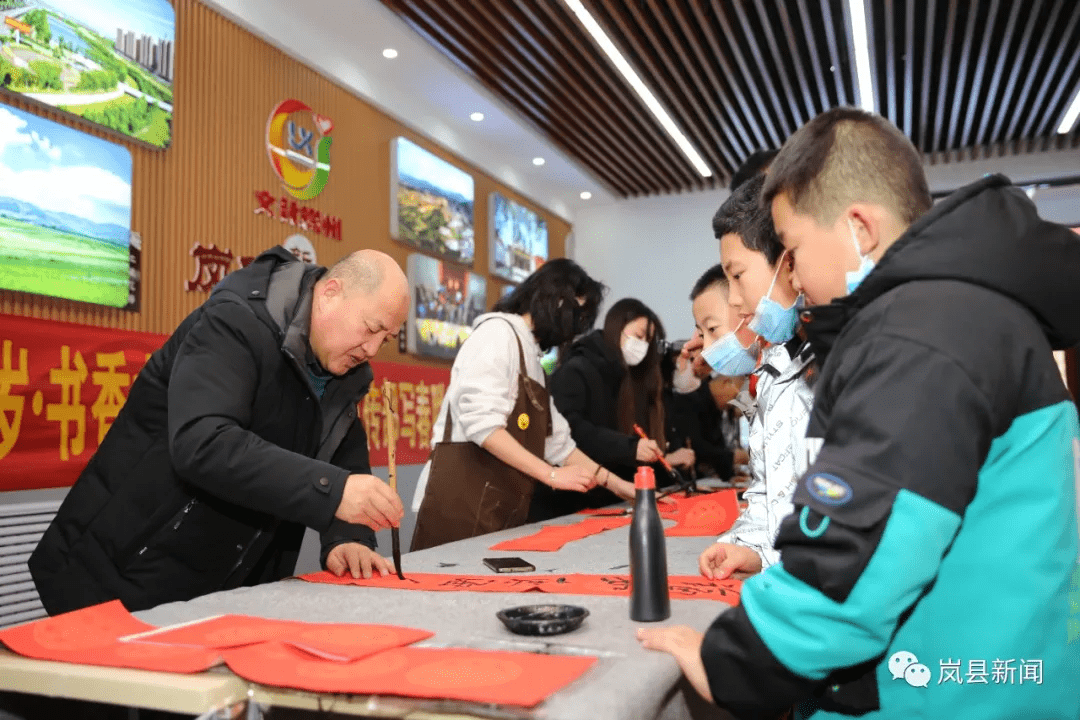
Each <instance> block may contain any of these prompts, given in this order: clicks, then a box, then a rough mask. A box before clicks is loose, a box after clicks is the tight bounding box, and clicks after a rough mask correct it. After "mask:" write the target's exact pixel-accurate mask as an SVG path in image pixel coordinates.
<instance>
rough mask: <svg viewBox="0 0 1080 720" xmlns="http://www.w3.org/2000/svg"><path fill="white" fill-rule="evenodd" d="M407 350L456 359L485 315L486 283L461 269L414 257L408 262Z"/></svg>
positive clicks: (481, 277) (446, 263) (442, 262)
mask: <svg viewBox="0 0 1080 720" xmlns="http://www.w3.org/2000/svg"><path fill="white" fill-rule="evenodd" d="M408 275H409V289H410V290H411V292H412V303H411V305H410V308H409V319H410V322H409V325H410V328H409V331H408V336H409V341H408V350H409V352H411V353H416V354H418V355H427V356H430V357H438V358H444V359H448V360H449V359H453V358H454V357H455V356H456V355H457V351H458V348H459V347H460V346H461V343H463V342H465V338H467V337H468V336H469V333H470V332H471V331H472V324H473V321H474V320H476V318H477V317H479V316H480V315H482V314H483V313H484V306H485V305H486V304H487V281H486V280H485V279H484V276H483V275H478V274H476V273H474V272H470V271H469V270H467V269H465V268H464V267H462V266H460V265H456V264H454V263H448V262H445V261H443V260H437V259H435V258H433V257H428V256H426V255H420V254H419V253H413V254H411V255H409V261H408Z"/></svg>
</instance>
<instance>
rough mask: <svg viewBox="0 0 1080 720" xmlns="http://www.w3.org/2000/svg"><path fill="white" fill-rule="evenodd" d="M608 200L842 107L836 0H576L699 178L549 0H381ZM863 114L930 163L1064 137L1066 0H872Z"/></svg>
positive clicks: (845, 80)
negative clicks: (876, 118)
mask: <svg viewBox="0 0 1080 720" xmlns="http://www.w3.org/2000/svg"><path fill="white" fill-rule="evenodd" d="M381 1H382V2H383V4H385V5H386V6H388V7H389V8H390V9H392V10H393V11H394V12H396V13H397V14H398V15H399V16H400V17H402V18H403V19H404V20H405V22H407V23H408V24H409V25H410V26H411V27H412V28H414V29H415V30H416V31H417V32H419V33H420V34H421V35H423V36H424V37H425V38H426V39H427V40H428V41H429V42H431V43H432V44H433V45H434V46H435V47H437V48H438V49H439V50H440V51H441V52H443V53H444V54H445V55H446V56H447V57H448V58H449V59H450V60H452V61H453V62H454V63H456V64H457V65H458V66H460V67H461V68H462V69H464V70H465V71H466V72H468V73H470V74H471V75H473V76H474V77H475V78H477V79H478V80H479V81H480V82H481V83H482V84H484V85H485V86H486V87H487V88H488V89H489V90H490V91H492V92H493V93H495V94H496V95H497V96H498V97H499V98H501V99H502V100H503V101H504V102H506V103H507V104H508V105H509V106H511V107H512V108H514V109H515V110H516V111H517V112H518V113H520V115H521V116H522V117H524V118H525V119H526V120H527V121H528V122H530V123H531V124H532V125H533V126H534V127H536V128H537V129H538V130H539V131H540V132H541V133H543V134H544V135H545V136H546V137H548V138H549V139H550V140H551V141H552V142H553V143H554V144H556V145H558V146H559V147H561V148H562V149H563V150H564V151H565V152H566V153H567V154H569V155H570V156H571V157H573V158H574V159H576V160H577V161H578V162H579V163H581V164H582V165H583V166H584V167H586V168H588V169H589V170H590V171H591V172H592V173H593V174H594V175H595V176H596V177H597V178H598V179H599V180H600V181H601V182H603V183H604V184H606V185H607V186H608V187H609V188H610V189H611V190H612V191H613V192H615V193H617V194H619V195H621V196H639V195H651V194H659V193H669V192H678V191H683V190H691V189H702V188H711V187H719V186H722V185H726V184H727V182H728V181H729V179H730V177H731V174H732V173H733V172H734V170H735V168H737V167H738V165H739V163H740V162H741V161H742V159H744V158H745V157H746V156H747V155H749V154H750V153H751V152H753V151H754V150H758V149H763V148H770V147H778V146H779V145H780V144H781V143H782V142H783V140H784V138H786V137H787V136H788V135H790V134H791V133H792V132H793V131H794V130H795V129H796V128H798V127H799V126H800V125H801V124H802V123H804V122H806V121H807V120H809V119H810V118H812V117H813V116H814V115H816V114H818V113H819V112H821V111H823V110H826V109H828V108H831V107H835V106H837V105H854V104H856V100H857V92H856V89H855V87H856V77H855V70H854V55H853V52H852V46H851V39H850V34H849V31H848V21H847V19H846V3H845V2H843V0H724V1H723V2H720V1H719V0H714V1H713V2H705V1H702V0H583V3H584V5H585V7H586V8H588V10H589V11H590V12H591V13H592V14H593V16H594V17H595V18H596V19H597V21H598V22H599V23H600V25H601V26H602V27H603V28H604V29H605V31H606V32H607V33H608V35H609V36H610V37H611V38H612V40H613V41H614V42H615V44H616V45H617V46H618V47H619V48H620V49H621V50H622V52H623V53H624V55H625V56H626V57H627V59H628V60H629V62H630V63H631V65H632V66H633V67H634V68H635V69H636V70H637V72H638V73H639V74H640V75H641V77H642V79H643V80H644V81H645V83H646V84H647V85H648V86H649V87H650V88H651V89H652V91H653V92H654V93H655V94H656V96H657V98H658V99H659V100H660V102H661V103H662V104H663V105H664V106H665V107H666V108H667V109H668V111H669V112H670V114H671V115H672V117H673V118H674V120H675V122H676V124H678V125H679V127H680V128H682V130H683V132H685V133H686V135H687V137H688V138H689V140H690V142H691V143H692V144H693V145H694V146H695V147H696V148H697V150H698V152H700V153H701V155H702V156H703V157H704V159H705V161H706V162H707V163H708V164H709V166H710V167H711V168H712V170H713V177H712V178H703V177H701V176H700V175H699V174H698V173H697V171H695V169H694V168H693V166H692V165H691V164H690V162H689V161H688V160H687V159H686V158H685V156H684V155H683V154H682V153H681V152H680V151H679V149H678V148H677V147H676V145H675V143H674V142H673V141H672V140H671V139H670V138H669V137H668V135H667V133H665V132H664V130H663V129H662V128H661V127H660V124H659V123H658V122H657V121H656V120H655V119H654V118H653V116H652V114H651V113H650V112H649V111H648V110H647V109H646V107H645V105H644V104H643V103H642V102H641V101H640V100H639V99H638V97H637V95H636V94H634V92H633V91H632V90H631V89H630V87H629V85H627V84H626V82H625V81H624V80H623V79H622V77H621V76H620V75H619V74H618V72H617V71H616V70H615V69H614V67H613V66H612V65H611V64H610V63H609V61H608V60H607V58H606V57H605V56H604V54H603V52H602V51H601V50H600V48H599V47H598V46H597V45H596V44H595V43H594V42H593V40H592V38H591V37H590V36H589V35H588V33H587V32H586V31H585V29H584V28H583V27H582V26H581V24H580V23H579V22H578V20H577V19H576V18H575V17H574V15H573V13H572V12H571V11H570V10H569V9H568V8H567V6H566V5H565V4H564V3H563V2H561V1H560V0H522V1H514V0H381ZM867 7H868V8H870V12H869V13H868V17H867V20H868V23H869V25H870V33H871V38H872V41H871V46H872V63H873V68H874V88H875V94H876V107H877V108H878V112H880V113H881V114H883V115H885V116H886V117H888V118H889V119H890V120H892V121H893V122H894V123H896V124H897V125H898V126H899V127H900V128H901V129H902V130H903V131H904V132H905V133H906V134H907V135H908V137H910V138H911V139H912V141H913V142H914V143H915V145H916V146H917V147H918V148H919V149H920V150H921V151H922V152H923V153H924V154H926V156H927V159H928V161H929V162H932V163H933V162H942V161H948V160H956V159H960V158H962V157H979V156H984V155H990V154H1006V153H1020V152H1030V151H1034V150H1047V149H1051V148H1061V147H1076V146H1078V145H1080V132H1078V131H1077V130H1076V129H1074V130H1073V131H1072V132H1071V133H1069V134H1068V135H1064V136H1062V135H1057V134H1056V129H1057V126H1058V124H1059V123H1060V122H1061V118H1062V116H1063V115H1064V113H1065V111H1066V109H1067V107H1068V105H1069V103H1070V102H1071V100H1072V98H1073V96H1074V95H1075V93H1076V92H1077V90H1078V88H1080V2H1078V1H1077V0H979V1H973V0H967V1H960V0H871V1H870V2H868V3H867Z"/></svg>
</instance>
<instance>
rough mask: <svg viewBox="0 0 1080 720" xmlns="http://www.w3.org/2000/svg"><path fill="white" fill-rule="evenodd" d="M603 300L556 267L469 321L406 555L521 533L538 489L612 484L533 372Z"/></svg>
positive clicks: (582, 277)
mask: <svg viewBox="0 0 1080 720" xmlns="http://www.w3.org/2000/svg"><path fill="white" fill-rule="evenodd" d="M603 291H604V286H603V285H602V284H601V283H599V282H598V281H596V280H594V279H592V278H591V277H589V275H588V273H586V272H585V271H584V270H583V269H582V268H581V267H580V266H579V265H577V264H576V263H575V262H573V261H572V260H567V259H565V258H559V259H556V260H551V261H549V262H547V263H545V264H544V265H543V266H542V267H541V268H540V269H539V270H537V271H536V272H534V273H533V274H532V275H530V276H529V277H528V278H526V279H525V280H524V281H523V282H522V283H521V284H520V285H519V286H518V287H517V288H516V289H515V290H514V291H513V292H512V293H511V294H510V295H508V296H507V297H505V298H503V299H502V300H501V301H499V303H498V304H496V305H495V309H494V311H493V312H490V313H486V314H484V315H481V316H479V317H478V318H476V320H475V322H474V323H473V331H472V334H470V335H469V337H468V339H466V340H465V342H464V343H463V344H462V346H461V348H460V349H459V350H458V354H457V357H456V358H455V360H454V366H453V368H452V369H451V371H450V385H449V386H448V387H447V390H446V396H445V398H444V399H443V404H442V408H441V409H440V411H439V416H438V418H437V419H436V421H435V425H434V427H433V428H432V443H431V444H432V454H431V459H430V460H429V461H428V464H427V465H426V466H425V467H424V470H423V471H422V472H421V474H420V480H419V483H418V485H417V489H416V495H415V496H414V498H413V509H414V510H416V511H417V513H418V514H417V519H416V530H415V532H414V534H413V542H412V549H413V550H421V549H423V548H427V547H432V546H435V545H441V544H443V543H446V542H451V541H453V540H461V539H464V538H468V537H473V536H476V535H482V534H484V533H489V532H495V531H497V530H503V529H506V528H511V527H515V526H517V525H521V524H523V523H524V522H525V521H526V519H527V516H528V511H529V507H530V501H531V499H532V496H533V493H534V490H535V489H537V488H548V487H550V488H558V489H559V490H560V491H565V492H566V493H567V494H580V493H584V492H586V491H588V490H590V489H592V488H594V487H596V486H597V485H603V484H605V483H607V482H610V481H612V480H614V477H613V476H612V475H611V473H609V472H607V471H606V470H604V469H603V468H602V467H600V466H599V465H598V464H597V463H596V462H594V461H593V460H591V459H590V458H589V457H588V456H587V455H586V454H585V453H583V452H582V451H581V450H579V449H578V448H577V447H576V445H575V443H574V440H573V439H572V437H571V435H570V427H569V425H568V424H567V422H566V420H565V418H563V416H562V415H561V414H560V413H559V412H558V410H556V408H555V406H554V404H553V403H552V402H551V399H550V398H549V396H548V391H547V388H546V387H545V383H544V381H545V374H544V370H543V368H542V367H541V365H540V355H541V353H542V352H544V351H547V350H549V349H551V348H553V347H559V346H562V345H564V344H566V343H568V342H569V341H570V340H572V339H573V338H574V337H575V336H577V335H579V334H580V333H582V332H584V331H585V330H586V329H588V328H589V327H591V326H592V324H593V322H595V320H596V315H597V312H598V310H599V307H600V302H601V300H602V299H603Z"/></svg>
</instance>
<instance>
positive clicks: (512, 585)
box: [300, 571, 742, 605]
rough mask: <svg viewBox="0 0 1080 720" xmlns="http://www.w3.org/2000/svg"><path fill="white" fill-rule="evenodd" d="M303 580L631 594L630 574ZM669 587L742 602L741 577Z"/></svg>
mask: <svg viewBox="0 0 1080 720" xmlns="http://www.w3.org/2000/svg"><path fill="white" fill-rule="evenodd" d="M300 579H301V580H307V581H308V582H315V583H327V584H331V585H359V586H362V587H377V588H393V589H398V590H436V591H469V592H501V593H519V592H545V593H560V594H564V595H616V596H620V595H621V596H629V595H630V576H629V575H586V574H577V573H574V574H568V575H517V574H515V575H513V576H503V575H494V576H493V575H444V574H440V573H409V575H408V577H406V578H405V579H404V580H399V579H398V578H397V576H396V575H389V576H387V575H377V574H376V575H372V577H371V578H369V579H366V580H365V579H364V578H353V577H352V576H351V575H348V574H346V575H345V576H343V577H338V576H336V575H334V574H333V573H329V572H326V571H323V572H317V573H311V574H309V575H301V576H300ZM668 588H669V591H670V593H671V597H672V599H674V600H720V601H721V602H725V603H727V604H729V605H738V604H739V591H740V590H741V589H742V581H741V580H710V579H708V578H705V577H702V576H700V575H669V576H668Z"/></svg>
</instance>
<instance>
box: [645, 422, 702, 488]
mask: <svg viewBox="0 0 1080 720" xmlns="http://www.w3.org/2000/svg"><path fill="white" fill-rule="evenodd" d="M634 432H636V433H637V434H638V437H640V438H641V439H642V440H648V439H649V436H648V435H646V434H645V431H644V430H642V429H641V426H640V425H638V424H636V423H635V424H634ZM658 462H659V463H660V464H661V465H663V466H664V469H665V470H667V472H668V475H671V477H672V478H673V479H674V480H675V482H676V483H677V487H676V488H674V489H673V490H668V491H666V492H663V493H660V494H659V495H657V496H656V498H657V499H658V500H659V499H660V498H662V497H664V496H665V495H670V494H671V493H673V492H679V491H681V490H685V491H686V494H687V495H691V494H693V493H694V492H697V481H695V480H687V479H686V478H684V477H683V476H682V473H680V472H679V471H678V470H676V469H675V468H673V467H672V466H671V463H669V462H668V461H667V458H665V457H664V456H663V455H661V456H660V459H659V461H658Z"/></svg>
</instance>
